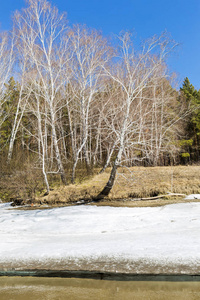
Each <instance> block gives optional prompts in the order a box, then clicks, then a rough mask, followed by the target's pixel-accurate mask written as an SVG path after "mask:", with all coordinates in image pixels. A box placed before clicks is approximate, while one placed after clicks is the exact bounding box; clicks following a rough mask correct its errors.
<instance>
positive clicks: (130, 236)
mask: <svg viewBox="0 0 200 300" xmlns="http://www.w3.org/2000/svg"><path fill="white" fill-rule="evenodd" d="M199 214H200V203H194V202H191V203H182V204H181V203H180V204H173V205H166V206H162V207H143V208H141V207H140V208H139V207H138V208H127V207H97V206H91V205H85V206H70V207H63V208H53V209H46V210H25V211H24V210H19V209H17V208H11V207H10V206H9V204H1V205H0V239H1V247H0V270H1V271H7V272H8V271H26V270H27V271H30V270H51V271H53V270H54V271H62V270H63V271H64V270H68V271H80V270H81V271H92V272H101V273H102V272H103V273H106V272H114V273H118V272H119V273H129V274H130V273H131V274H188V275H195V274H196V275H198V274H200V253H199V251H198V249H200V240H199V234H200V220H199Z"/></svg>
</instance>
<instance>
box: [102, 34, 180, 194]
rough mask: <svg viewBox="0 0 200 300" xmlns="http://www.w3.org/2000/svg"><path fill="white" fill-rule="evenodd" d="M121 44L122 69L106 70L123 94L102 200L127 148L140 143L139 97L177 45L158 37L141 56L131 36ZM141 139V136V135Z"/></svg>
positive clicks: (120, 62)
mask: <svg viewBox="0 0 200 300" xmlns="http://www.w3.org/2000/svg"><path fill="white" fill-rule="evenodd" d="M119 40H120V42H121V48H120V53H119V56H118V66H116V65H115V67H114V69H113V70H108V69H105V72H106V73H107V76H109V77H110V78H112V80H113V81H115V82H116V83H117V84H118V86H119V89H120V93H121V96H120V97H121V106H120V107H119V110H121V121H120V124H119V125H118V128H117V130H116V134H117V136H118V137H117V139H118V141H119V142H118V145H117V154H116V158H115V161H114V163H113V167H112V170H111V173H110V178H109V180H108V182H107V184H106V186H105V187H104V189H103V190H102V191H101V193H100V194H99V195H98V196H97V199H101V198H103V197H105V196H107V195H108V194H109V192H110V190H111V189H112V187H113V184H114V181H115V177H116V172H117V168H118V167H119V166H120V164H121V162H122V157H123V153H124V150H125V148H126V147H130V146H131V145H132V146H134V144H135V145H136V144H138V143H139V142H140V141H139V140H136V141H132V136H133V132H139V128H137V124H138V123H139V122H136V121H135V118H133V114H135V116H137V107H138V101H137V99H138V97H139V96H140V95H141V92H142V91H143V90H144V89H145V88H146V87H147V86H148V84H149V82H150V79H151V78H152V77H153V76H156V74H157V70H158V68H160V66H161V65H162V64H163V62H164V60H165V57H166V55H167V54H168V53H169V52H170V51H171V50H172V49H173V48H174V46H175V45H174V44H173V43H171V41H170V40H169V39H168V38H167V37H166V35H165V34H163V35H161V36H160V37H156V36H154V37H153V38H152V39H149V40H148V41H147V42H145V43H144V45H143V48H142V50H141V51H140V52H139V53H137V52H136V51H135V49H134V48H133V45H132V44H131V38H130V34H129V33H125V34H123V35H122V36H120V37H119ZM137 136H138V135H137Z"/></svg>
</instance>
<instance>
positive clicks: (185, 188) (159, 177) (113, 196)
mask: <svg viewBox="0 0 200 300" xmlns="http://www.w3.org/2000/svg"><path fill="white" fill-rule="evenodd" d="M109 171H110V170H109V169H108V170H107V171H106V172H105V173H104V174H101V175H95V176H93V177H92V178H91V179H88V180H86V181H84V182H82V183H81V184H77V185H68V186H66V187H60V188H58V189H54V190H53V191H51V192H50V194H49V195H48V196H45V197H42V198H38V199H37V202H42V203H48V204H52V205H57V204H61V205H62V204H63V205H66V204H71V203H73V202H75V201H77V200H81V199H92V198H93V197H95V196H96V195H97V194H98V193H99V192H100V191H101V190H102V188H103V187H104V185H105V184H106V182H107V180H108V178H109ZM168 192H173V193H184V194H193V193H200V166H175V167H148V168H145V167H133V168H129V169H128V168H120V169H119V170H118V174H117V179H116V183H115V185H114V187H113V189H112V191H111V193H110V195H109V197H108V198H107V199H106V200H104V201H103V203H104V204H105V205H108V203H109V204H111V203H113V202H116V200H117V202H119V201H118V200H119V199H127V198H143V197H152V196H157V195H162V194H166V193H168ZM174 201H175V199H168V202H169V203H174ZM176 201H179V200H177V199H176ZM120 202H121V206H124V205H125V206H127V205H128V202H127V201H126V204H123V203H124V202H123V201H120ZM145 202H146V201H145ZM103 203H102V204H103ZM142 203H144V201H142ZM147 203H148V206H149V205H155V204H156V203H157V204H156V205H162V203H164V204H166V200H158V201H156V200H154V201H153V202H152V204H151V202H149V201H147ZM144 205H145V206H146V204H135V205H134V206H144ZM131 206H132V205H131Z"/></svg>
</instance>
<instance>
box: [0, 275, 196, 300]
mask: <svg viewBox="0 0 200 300" xmlns="http://www.w3.org/2000/svg"><path fill="white" fill-rule="evenodd" d="M33 299H34V300H52V299H54V300H55V299H56V300H77V299H87V300H88V299H92V300H93V299H94V300H110V299H116V300H129V299H133V300H137V299H140V300H142V299H143V300H177V299H178V300H179V299H180V300H186V299H187V300H194V299H195V300H197V299H200V282H163V281H158V282H154V281H151V282H149V281H145V282H142V281H109V280H94V279H64V278H33V277H0V300H33Z"/></svg>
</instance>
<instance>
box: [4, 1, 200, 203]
mask: <svg viewBox="0 0 200 300" xmlns="http://www.w3.org/2000/svg"><path fill="white" fill-rule="evenodd" d="M12 22H13V25H12V30H10V31H9V32H1V33H0V166H1V168H0V198H1V199H3V200H4V199H9V198H11V197H13V195H15V196H17V195H18V196H19V195H22V194H23V197H29V198H30V197H32V198H33V197H34V195H35V194H36V193H38V192H39V193H45V194H48V193H49V192H50V190H51V189H52V188H53V187H55V186H56V185H68V184H76V183H78V182H80V181H81V180H84V178H88V177H89V176H92V175H93V174H94V173H95V174H96V173H102V172H104V171H105V170H106V169H107V168H108V167H109V168H110V177H109V180H108V182H107V184H106V185H105V187H104V188H103V189H102V191H101V192H100V193H99V194H98V195H97V199H101V198H103V197H105V196H107V195H108V194H109V192H110V190H111V189H112V187H113V184H114V181H115V177H116V173H117V169H118V167H120V166H126V167H127V168H129V167H133V166H143V167H151V166H169V165H179V164H181V165H187V164H195V163H197V162H198V161H199V158H200V157H199V156H200V109H199V108H200V90H196V89H195V87H194V86H193V85H192V84H191V83H190V81H189V79H188V78H187V77H186V78H185V79H184V81H183V83H182V86H181V88H177V86H178V85H177V79H176V75H175V74H174V73H172V72H171V71H170V70H169V68H168V64H167V60H168V57H169V55H173V52H174V51H176V48H177V47H178V44H177V43H176V42H174V41H173V40H172V39H171V38H170V36H169V35H168V34H167V33H166V32H164V33H162V34H161V35H160V36H156V35H155V36H153V37H151V38H149V39H148V40H146V41H143V42H141V44H140V45H138V44H137V43H135V41H134V38H133V36H132V34H131V33H130V32H121V33H119V35H118V36H114V37H112V38H111V37H105V36H103V34H102V33H101V32H99V31H97V30H95V29H91V28H88V27H87V26H85V25H81V24H76V25H73V26H69V24H68V20H67V16H66V13H60V12H59V11H58V9H57V8H56V7H54V6H53V5H51V4H50V3H49V2H48V1H46V0H28V1H27V5H26V7H25V8H24V9H22V10H21V11H16V12H14V14H13V20H12ZM30 182H31V184H30Z"/></svg>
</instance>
